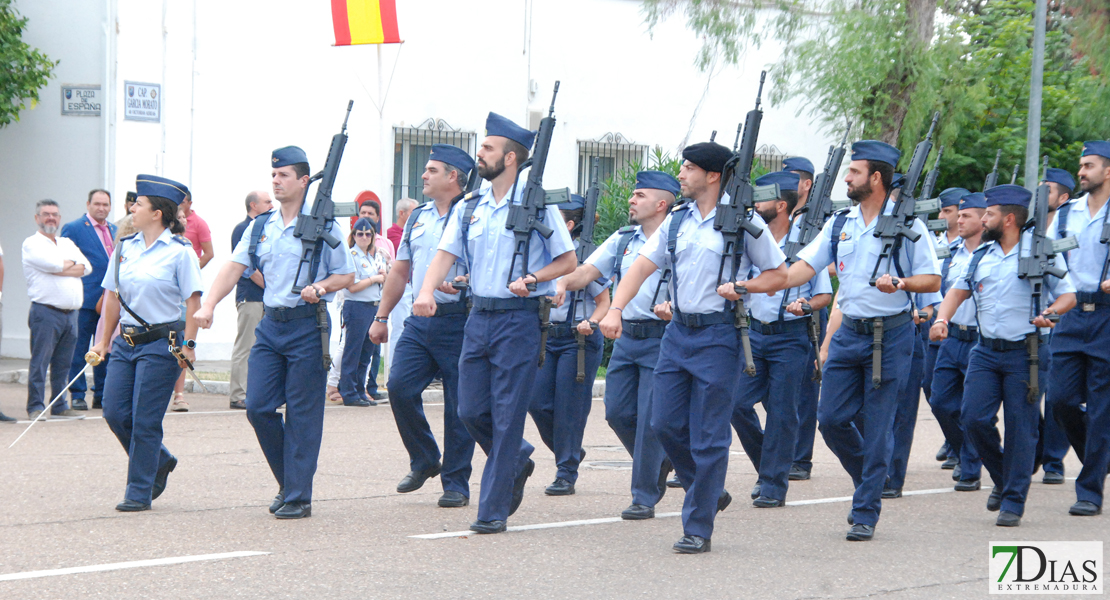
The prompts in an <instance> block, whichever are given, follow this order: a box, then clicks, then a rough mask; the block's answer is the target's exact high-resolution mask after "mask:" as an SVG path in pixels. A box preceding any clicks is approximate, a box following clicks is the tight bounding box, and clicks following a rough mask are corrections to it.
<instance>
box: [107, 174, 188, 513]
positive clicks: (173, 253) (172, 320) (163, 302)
mask: <svg viewBox="0 0 1110 600" xmlns="http://www.w3.org/2000/svg"><path fill="white" fill-rule="evenodd" d="M135 184H136V190H137V193H138V199H137V201H136V202H135V205H134V206H133V207H132V208H131V214H132V221H133V223H134V225H135V228H136V229H137V230H138V233H136V234H134V235H131V236H128V237H125V238H123V239H121V240H120V244H119V245H117V246H116V249H115V251H114V252H113V253H112V258H111V262H110V263H109V266H108V271H107V273H105V275H104V282H103V284H102V285H103V286H104V289H105V290H107V291H109V292H115V293H114V294H108V296H107V298H106V299H105V302H104V315H103V319H104V330H105V331H112V330H114V329H115V328H116V325H117V324H120V325H121V327H120V329H121V334H120V336H119V337H118V338H116V339H115V341H114V342H112V350H111V359H110V360H109V361H108V377H107V380H106V381H105V385H104V388H105V392H104V420H105V421H107V422H108V426H109V427H110V428H111V429H112V433H114V434H116V437H117V438H118V439H119V441H120V443H121V444H123V447H124V449H125V450H127V456H128V466H127V491H126V492H125V495H124V500H123V502H121V503H119V504H118V505H116V510H119V511H124V512H134V511H141V510H150V503H151V501H152V500H153V499H155V498H157V497H158V496H159V495H160V494H161V493H162V491H163V490H165V489H166V479H167V478H168V477H169V474H170V471H173V469H174V467H176V466H177V459H176V458H174V456H173V455H172V454H170V453H169V450H166V447H165V446H163V445H162V417H163V415H165V413H166V406H167V405H168V404H169V401H170V393H171V392H172V391H173V385H174V382H175V381H176V380H177V376H178V374H180V373H181V368H182V367H184V366H185V364H184V362H180V361H179V360H178V358H176V357H175V356H174V352H178V350H177V347H178V346H184V347H183V348H181V350H180V353H181V356H183V357H184V358H186V359H188V360H189V361H192V360H194V358H195V356H194V350H193V348H195V347H196V342H194V341H193V338H194V336H196V332H197V325H196V322H195V321H194V320H193V313H195V312H196V311H197V310H198V309H199V308H200V293H201V278H200V266H199V265H198V263H197V256H196V253H195V252H193V251H192V249H191V248H190V244H189V241H188V240H186V239H185V238H184V237H182V236H180V235H173V234H175V233H176V234H180V233H182V232H183V231H184V228H182V227H181V224H180V223H178V221H177V205H178V204H180V203H181V201H182V200H183V199H184V198H185V192H184V190H185V186H183V185H181V184H180V183H177V182H176V181H171V180H169V179H164V178H162V177H156V176H154V175H139V176H138V178H137V179H136V182H135ZM182 301H184V302H185V304H186V306H187V307H188V310H187V311H186V314H187V315H188V319H187V321H186V322H182V321H181V320H180V319H181V302H182ZM121 307H122V310H123V313H121V312H120V309H121ZM121 316H122V318H121ZM109 337H110V336H108V335H105V336H103V338H102V339H101V340H100V341H99V342H98V343H97V345H96V346H95V347H94V348H93V349H92V352H95V353H96V354H97V355H99V356H104V355H105V354H107V352H108V341H107V340H108V338H109ZM171 344H172V345H173V346H171ZM171 348H172V350H173V352H171Z"/></svg>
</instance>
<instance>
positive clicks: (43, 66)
mask: <svg viewBox="0 0 1110 600" xmlns="http://www.w3.org/2000/svg"><path fill="white" fill-rule="evenodd" d="M26 26H27V18H26V17H23V16H20V14H19V12H18V11H16V9H15V8H14V7H13V6H12V2H11V0H0V64H2V65H4V68H3V69H2V70H0V127H4V126H6V125H8V124H9V123H11V122H12V121H18V120H19V112H20V111H21V110H23V108H24V107H25V106H26V104H27V103H28V102H29V103H30V105H31V107H32V108H33V107H34V106H35V105H36V104H38V101H39V90H40V89H42V88H43V86H45V85H46V80H47V79H49V78H50V77H52V76H53V71H54V67H55V66H57V64H58V61H52V60H50V59H49V58H47V56H46V55H45V54H43V53H42V52H39V51H38V50H36V49H34V48H32V47H30V46H28V45H27V44H25V43H24V42H23V29H24V28H25V27H26Z"/></svg>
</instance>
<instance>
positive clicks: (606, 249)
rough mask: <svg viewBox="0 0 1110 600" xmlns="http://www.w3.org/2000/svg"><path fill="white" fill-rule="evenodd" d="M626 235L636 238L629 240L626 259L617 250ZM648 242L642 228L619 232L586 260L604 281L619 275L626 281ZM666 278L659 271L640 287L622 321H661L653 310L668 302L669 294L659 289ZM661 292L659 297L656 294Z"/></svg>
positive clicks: (627, 307)
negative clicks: (661, 280)
mask: <svg viewBox="0 0 1110 600" xmlns="http://www.w3.org/2000/svg"><path fill="white" fill-rule="evenodd" d="M624 235H630V236H632V237H631V238H630V239H629V240H628V245H627V246H625V249H624V255H623V256H617V246H618V245H619V244H620V239H621V237H622V236H624ZM647 241H648V238H647V236H645V235H644V228H643V227H641V226H639V225H637V226H636V229H635V230H633V231H632V232H631V233H628V234H622V233H621V232H619V231H618V232H616V233H614V234H613V235H611V236H609V239H607V240H605V241H604V242H602V244H601V245H600V246H598V247H597V250H594V253H593V254H591V255H590V256H589V257H588V258H586V264H588V265H593V266H595V267H597V270H598V271H600V272H601V277H602V279H612V278H613V277H616V276H618V275H619V276H621V277H623V276H624V274H625V273H627V272H628V269H629V268H631V267H632V263H634V262H636V257H638V256H640V250H641V249H642V248H643V247H644V244H646V243H647ZM662 276H663V272H662V271H661V270H659V269H656V270H655V271H652V273H651V275H648V278H647V279H645V280H644V283H643V285H641V286H640V290H639V291H638V292H636V295H635V296H633V298H632V301H631V302H629V303H628V306H625V307H624V310H623V311H621V317H622V318H624V319H628V320H630V321H639V320H644V319H655V320H657V321H658V320H660V319H659V317H657V316H655V313H654V312H652V310H651V309H652V308H653V307H654V305H655V304H658V303H659V302H662V301H664V300H666V299H667V290H665V289H659V280H660V278H661V277H662ZM657 291H658V292H659V293H658V294H656V292H657Z"/></svg>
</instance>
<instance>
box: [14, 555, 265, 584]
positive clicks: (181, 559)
mask: <svg viewBox="0 0 1110 600" xmlns="http://www.w3.org/2000/svg"><path fill="white" fill-rule="evenodd" d="M264 554H269V552H254V551H240V552H224V553H222V554H196V555H193V556H171V557H169V558H152V559H150V560H133V561H128V562H120V563H108V564H104V565H87V566H84V567H69V568H67V569H50V570H47V571H26V572H23V573H8V574H7V575H0V581H15V580H17V579H34V578H37V577H55V576H58V575H73V574H75V573H97V572H100V571H118V570H120V569H138V568H142V567H158V566H162V565H178V564H182V563H190V562H199V561H205V560H223V559H225V558H242V557H245V556H262V555H264Z"/></svg>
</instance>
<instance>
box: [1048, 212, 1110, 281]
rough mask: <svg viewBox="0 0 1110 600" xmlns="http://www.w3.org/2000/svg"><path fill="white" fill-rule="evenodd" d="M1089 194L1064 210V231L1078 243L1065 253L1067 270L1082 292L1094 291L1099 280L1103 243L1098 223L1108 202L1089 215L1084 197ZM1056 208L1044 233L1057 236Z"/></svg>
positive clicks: (1058, 227)
mask: <svg viewBox="0 0 1110 600" xmlns="http://www.w3.org/2000/svg"><path fill="white" fill-rule="evenodd" d="M1088 198H1090V196H1089V195H1087V196H1083V197H1082V198H1077V199H1075V200H1074V201H1072V202H1071V205H1072V206H1071V210H1070V212H1069V213H1068V223H1067V228H1066V229H1067V233H1068V235H1074V236H1075V237H1076V239H1077V240H1079V247H1078V248H1076V249H1075V250H1071V251H1069V252H1068V253H1067V256H1066V259H1067V263H1068V273H1069V274H1070V275H1071V278H1072V281H1073V282H1074V283H1075V287H1076V289H1078V290H1080V291H1083V292H1094V291H1098V289H1099V285H1100V284H1101V283H1102V282H1101V281H1100V278H1101V277H1102V266H1103V264H1104V263H1105V262H1106V251H1107V246H1106V244H1103V243H1102V242H1100V241H1099V240H1100V239H1102V224H1103V223H1104V222H1105V221H1106V209H1107V207H1108V206H1110V202H1107V203H1106V204H1104V205H1103V206H1102V208H1101V209H1099V211H1098V212H1097V213H1095V216H1093V217H1092V216H1091V210H1090V208H1089V207H1088V204H1087V199H1088ZM1059 214H1060V211H1059V209H1057V211H1056V215H1057V216H1056V218H1055V219H1053V220H1052V229H1051V230H1049V233H1048V237H1050V238H1051V239H1059V238H1060V217H1059Z"/></svg>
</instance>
